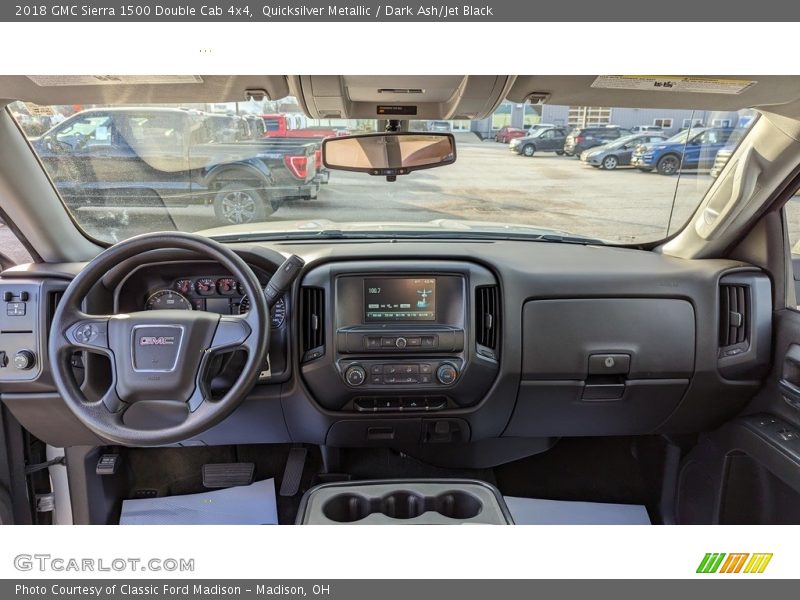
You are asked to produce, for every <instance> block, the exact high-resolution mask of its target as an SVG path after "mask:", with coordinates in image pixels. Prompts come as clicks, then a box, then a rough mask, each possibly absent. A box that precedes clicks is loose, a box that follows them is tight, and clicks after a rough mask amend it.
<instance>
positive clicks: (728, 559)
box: [697, 552, 772, 573]
mask: <svg viewBox="0 0 800 600" xmlns="http://www.w3.org/2000/svg"><path fill="white" fill-rule="evenodd" d="M771 560H772V554H771V553H769V554H767V553H760V554H749V553H746V552H738V553H733V554H725V553H724V552H713V553H712V552H709V553H707V554H706V555H705V556H704V557H703V560H701V561H700V565H699V566H698V567H697V572H698V573H763V572H764V570H765V569H766V568H767V565H768V564H769V561H771Z"/></svg>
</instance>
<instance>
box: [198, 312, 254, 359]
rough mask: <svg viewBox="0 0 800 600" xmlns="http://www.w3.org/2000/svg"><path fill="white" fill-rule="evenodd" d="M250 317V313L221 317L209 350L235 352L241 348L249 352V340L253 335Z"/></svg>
mask: <svg viewBox="0 0 800 600" xmlns="http://www.w3.org/2000/svg"><path fill="white" fill-rule="evenodd" d="M249 315H250V313H249V312H248V313H247V314H244V315H232V316H222V317H220V319H219V323H218V324H217V330H216V331H215V332H214V338H213V339H212V340H211V345H210V346H209V348H208V350H209V351H210V352H223V351H233V350H238V349H240V348H241V349H246V350H249V349H250V348H249V344H248V340H250V338H251V334H252V333H253V326H252V325H251V323H250V316H249Z"/></svg>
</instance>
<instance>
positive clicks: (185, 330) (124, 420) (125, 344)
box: [48, 232, 270, 446]
mask: <svg viewBox="0 0 800 600" xmlns="http://www.w3.org/2000/svg"><path fill="white" fill-rule="evenodd" d="M165 248H174V249H181V250H190V251H193V252H195V253H197V254H200V255H203V256H205V257H208V258H210V259H212V260H214V261H216V262H218V263H219V264H220V265H221V266H222V267H224V268H226V269H227V270H228V271H229V272H230V273H231V275H233V276H234V277H236V278H237V279H239V281H241V282H242V286H243V287H244V291H245V293H246V294H247V296H248V298H249V299H250V310H249V311H248V312H247V313H245V314H243V315H231V316H228V315H218V314H215V313H210V312H205V311H193V310H151V311H140V312H131V313H120V314H112V315H90V314H87V313H85V312H83V310H82V305H83V301H84V299H85V298H86V296H87V294H88V293H89V292H90V290H91V289H92V287H93V286H94V285H95V284H96V283H97V282H98V281H99V280H100V278H101V277H103V275H105V274H106V272H107V271H109V269H111V268H112V267H114V266H116V265H119V264H120V263H122V262H123V261H124V260H126V259H129V258H132V257H134V256H137V255H139V254H141V253H143V252H148V251H150V250H156V249H165ZM269 327H270V318H269V310H268V308H267V300H266V297H265V295H264V291H263V290H262V288H261V284H260V283H259V281H258V279H257V278H256V276H255V274H254V273H253V271H252V269H250V267H249V266H247V264H246V263H245V262H244V261H243V260H242V259H241V258H240V257H239V256H238V255H236V254H235V253H234V252H233V251H232V250H230V249H229V248H226V247H225V246H223V245H222V244H220V243H218V242H215V241H214V240H211V239H208V238H204V237H201V236H198V235H194V234H190V233H181V232H174V233H147V234H144V235H139V236H136V237H132V238H129V239H127V240H125V241H122V242H119V243H118V244H115V245H114V246H111V247H110V248H108V249H107V250H105V251H104V252H102V253H101V254H100V255H98V256H97V257H96V258H95V259H94V260H92V261H91V262H90V263H89V264H87V265H86V267H85V268H84V269H83V270H82V271H81V272H80V273H79V274H78V275H77V276H76V277H75V279H73V280H72V283H71V284H70V285H69V286H68V287H67V289H66V291H65V292H64V295H63V296H62V298H61V302H59V304H58V308H57V309H56V311H55V315H54V317H53V322H52V325H51V330H50V342H49V348H48V350H49V359H50V365H51V368H52V372H53V379H54V381H55V384H56V387H57V389H58V392H59V393H60V394H61V396H62V397H63V398H64V401H65V402H66V403H67V406H69V408H70V409H71V410H72V412H73V413H74V414H75V416H76V417H77V418H78V419H79V420H80V421H81V422H82V423H83V424H84V425H85V426H86V427H88V428H89V429H90V430H92V431H93V432H94V433H96V434H97V435H98V436H100V437H101V438H103V439H106V440H109V441H111V442H114V443H117V444H122V445H130V446H160V445H164V444H171V443H175V442H178V441H181V440H185V439H187V438H191V437H193V436H195V435H197V434H199V433H201V432H203V431H205V430H206V429H208V428H209V427H211V426H213V425H215V424H216V423H218V422H220V421H221V420H222V419H224V418H225V417H226V416H227V415H229V414H230V413H231V411H232V410H233V409H234V408H236V406H237V405H238V404H239V403H240V402H241V401H242V400H243V399H244V397H245V396H246V395H247V393H248V392H249V391H250V389H251V388H252V386H253V385H254V383H255V381H256V379H257V377H258V374H259V371H260V370H261V369H262V368H263V364H264V360H265V355H266V352H267V347H268V344H269ZM80 350H86V351H89V352H93V353H99V354H103V355H105V356H107V357H108V359H109V361H110V363H111V372H112V381H111V385H110V386H109V388H108V389H107V390H106V391H105V392H104V393H102V394H101V397H100V399H99V400H93V401H92V400H89V399H87V398H86V396H85V395H84V393H83V391H82V390H81V389H80V387H79V386H78V384H77V383H76V381H75V378H74V376H73V374H72V369H71V366H70V359H71V356H72V354H73V353H74V352H75V351H80ZM237 350H244V351H245V352H246V353H247V358H246V359H245V363H244V366H243V367H242V370H241V373H240V374H239V376H238V378H237V379H236V381H235V382H234V384H233V386H232V387H231V388H230V389H229V390H228V391H227V392H226V393H225V394H224V396H222V398H219V399H214V398H212V396H211V393H210V390H209V389H208V385H207V379H208V375H209V366H210V364H211V362H212V360H211V359H212V358H214V357H215V356H217V355H220V354H224V353H230V352H234V351H237Z"/></svg>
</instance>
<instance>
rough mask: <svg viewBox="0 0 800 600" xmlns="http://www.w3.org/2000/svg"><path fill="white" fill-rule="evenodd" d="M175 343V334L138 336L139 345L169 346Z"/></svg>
mask: <svg viewBox="0 0 800 600" xmlns="http://www.w3.org/2000/svg"><path fill="white" fill-rule="evenodd" d="M174 343H175V336H172V335H171V336H164V335H162V336H152V335H145V336H142V337H140V338H139V345H140V346H171V345H173V344H174Z"/></svg>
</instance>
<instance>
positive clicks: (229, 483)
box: [203, 463, 256, 488]
mask: <svg viewBox="0 0 800 600" xmlns="http://www.w3.org/2000/svg"><path fill="white" fill-rule="evenodd" d="M255 470H256V466H255V464H253V463H218V464H207V465H203V485H204V486H205V487H207V488H229V487H238V486H242V485H250V484H251V483H253V474H254V473H255Z"/></svg>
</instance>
